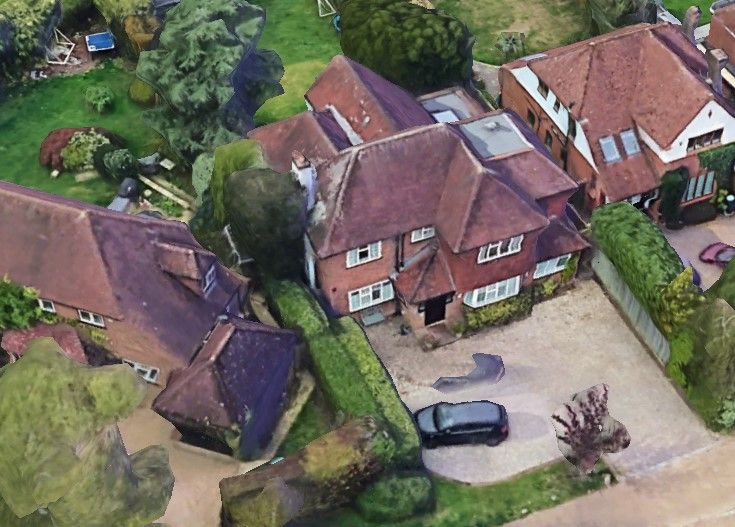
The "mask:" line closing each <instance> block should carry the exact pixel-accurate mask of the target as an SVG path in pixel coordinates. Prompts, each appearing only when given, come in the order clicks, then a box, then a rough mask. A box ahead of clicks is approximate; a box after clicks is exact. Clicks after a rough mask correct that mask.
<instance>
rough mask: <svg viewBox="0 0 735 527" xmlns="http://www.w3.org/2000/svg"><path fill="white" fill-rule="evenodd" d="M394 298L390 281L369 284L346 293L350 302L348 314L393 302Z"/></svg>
mask: <svg viewBox="0 0 735 527" xmlns="http://www.w3.org/2000/svg"><path fill="white" fill-rule="evenodd" d="M394 297H395V293H394V292H393V284H392V283H391V281H390V280H384V281H383V282H377V283H375V284H370V285H367V286H365V287H361V288H360V289H355V290H353V291H350V292H349V293H347V298H348V299H349V302H350V313H354V312H355V311H359V310H361V309H365V308H367V307H371V306H376V305H378V304H382V303H383V302H387V301H388V300H393V298H394Z"/></svg>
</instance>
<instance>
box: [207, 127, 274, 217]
mask: <svg viewBox="0 0 735 527" xmlns="http://www.w3.org/2000/svg"><path fill="white" fill-rule="evenodd" d="M265 166H266V164H265V161H264V159H263V154H262V152H261V150H260V144H258V142H257V141H253V140H251V139H241V140H239V141H234V142H232V143H227V144H225V145H221V146H218V147H217V148H215V149H214V169H213V170H212V179H211V181H210V183H209V191H210V193H211V195H212V204H213V205H214V219H215V220H216V221H217V222H219V223H220V224H222V225H224V221H225V204H224V203H225V202H224V195H225V190H224V189H225V180H226V179H227V178H228V177H229V176H230V174H232V173H233V172H236V171H238V170H245V169H247V168H265Z"/></svg>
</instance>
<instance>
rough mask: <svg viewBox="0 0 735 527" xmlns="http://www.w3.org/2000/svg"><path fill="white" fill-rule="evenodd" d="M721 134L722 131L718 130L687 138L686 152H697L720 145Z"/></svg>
mask: <svg viewBox="0 0 735 527" xmlns="http://www.w3.org/2000/svg"><path fill="white" fill-rule="evenodd" d="M722 132H723V129H722V128H720V129H718V130H714V131H712V132H708V133H706V134H702V135H698V136H697V137H691V138H689V142H688V143H687V152H692V151H694V150H699V149H700V148H704V147H706V146H711V145H718V144H720V143H721V142H722Z"/></svg>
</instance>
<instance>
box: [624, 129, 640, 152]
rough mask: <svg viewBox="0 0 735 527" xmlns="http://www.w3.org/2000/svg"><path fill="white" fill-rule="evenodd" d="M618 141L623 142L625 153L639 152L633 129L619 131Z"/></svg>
mask: <svg viewBox="0 0 735 527" xmlns="http://www.w3.org/2000/svg"><path fill="white" fill-rule="evenodd" d="M620 142H622V143H623V149H624V150H625V155H627V156H634V155H636V154H640V153H641V145H640V144H639V143H638V138H637V137H636V136H635V132H634V131H633V129H629V130H623V131H622V132H620Z"/></svg>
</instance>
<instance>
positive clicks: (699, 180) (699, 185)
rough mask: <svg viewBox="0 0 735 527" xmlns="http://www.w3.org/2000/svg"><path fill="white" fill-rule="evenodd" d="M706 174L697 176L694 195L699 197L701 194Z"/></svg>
mask: <svg viewBox="0 0 735 527" xmlns="http://www.w3.org/2000/svg"><path fill="white" fill-rule="evenodd" d="M705 177H706V176H699V177H697V188H696V190H695V191H694V195H695V196H696V197H699V196H701V195H702V191H703V190H704V179H705Z"/></svg>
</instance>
